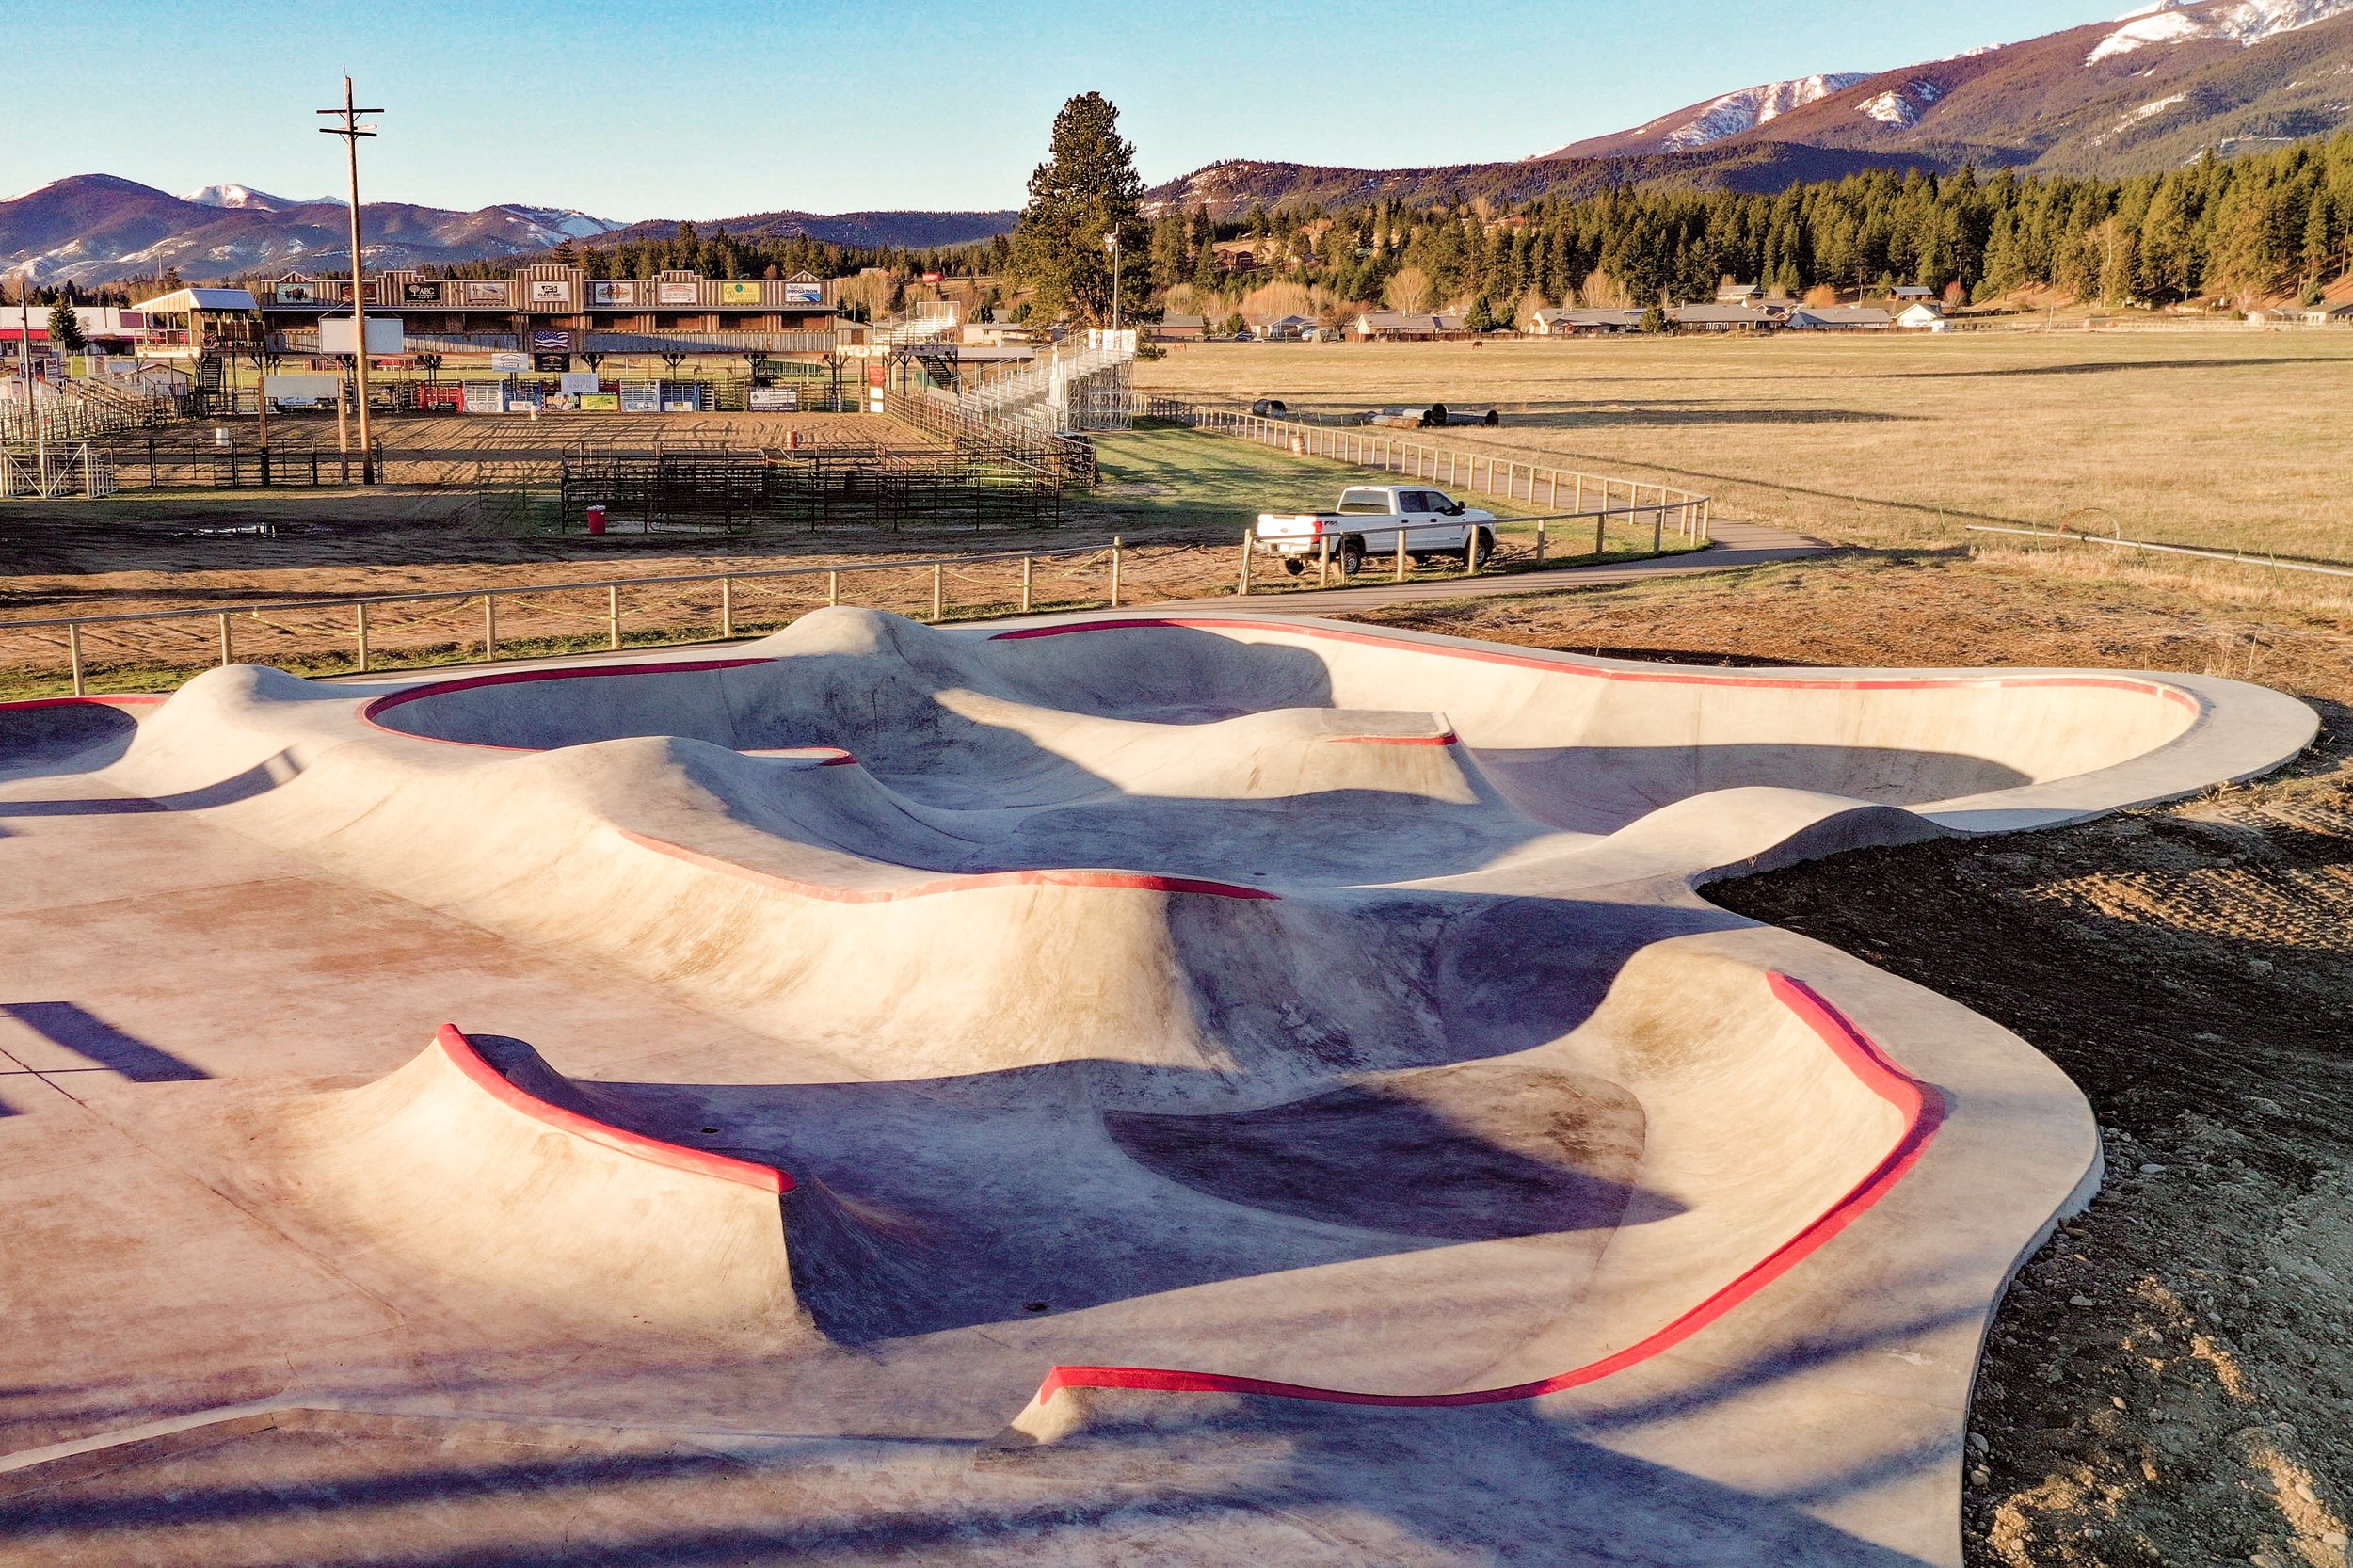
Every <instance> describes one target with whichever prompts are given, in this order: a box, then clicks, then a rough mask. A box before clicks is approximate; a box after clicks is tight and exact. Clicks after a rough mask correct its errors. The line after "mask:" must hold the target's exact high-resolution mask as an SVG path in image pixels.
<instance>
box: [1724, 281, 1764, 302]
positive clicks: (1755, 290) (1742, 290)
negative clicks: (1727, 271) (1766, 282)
mask: <svg viewBox="0 0 2353 1568" xmlns="http://www.w3.org/2000/svg"><path fill="white" fill-rule="evenodd" d="M1764 297H1765V291H1764V290H1763V289H1761V288H1759V287H1758V286H1757V285H1756V284H1754V283H1725V284H1723V285H1722V286H1721V287H1720V288H1718V289H1717V290H1716V303H1717V304H1719V305H1753V304H1755V303H1757V302H1758V301H1759V300H1761V299H1763V298H1764Z"/></svg>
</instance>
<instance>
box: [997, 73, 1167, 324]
mask: <svg viewBox="0 0 2353 1568" xmlns="http://www.w3.org/2000/svg"><path fill="white" fill-rule="evenodd" d="M1143 196H1144V180H1143V177H1142V176H1140V175H1139V174H1137V173H1136V150H1135V149H1134V148H1132V147H1130V146H1128V143H1126V142H1125V141H1122V140H1121V139H1120V136H1119V111H1118V109H1116V108H1114V107H1113V106H1112V102H1111V100H1109V99H1108V98H1105V97H1104V96H1103V95H1102V94H1101V93H1099V92H1083V93H1080V95H1079V96H1078V97H1076V98H1073V99H1071V100H1070V101H1069V102H1068V103H1066V104H1064V105H1063V106H1062V112H1061V113H1060V114H1057V115H1056V116H1054V136H1053V142H1052V145H1051V147H1050V149H1049V151H1048V155H1047V159H1046V161H1045V162H1044V163H1042V164H1040V165H1038V166H1037V172H1035V173H1034V174H1032V175H1031V176H1030V202H1029V205H1028V206H1026V207H1024V208H1023V209H1022V210H1021V220H1020V222H1019V223H1017V224H1016V225H1015V227H1014V231H1013V257H1012V261H1013V272H1014V276H1015V277H1016V279H1017V280H1020V281H1021V282H1022V283H1024V284H1026V285H1027V286H1029V287H1030V288H1032V289H1033V290H1035V291H1036V298H1035V302H1034V304H1033V305H1032V312H1031V313H1032V319H1038V320H1045V321H1060V320H1063V319H1064V318H1065V317H1076V318H1078V319H1079V320H1081V321H1084V322H1088V323H1091V324H1094V325H1097V326H1099V325H1102V324H1103V323H1105V322H1108V321H1109V320H1110V319H1111V314H1112V258H1111V255H1110V253H1109V252H1108V251H1107V250H1106V249H1105V248H1104V239H1105V236H1107V235H1109V234H1110V233H1111V232H1112V230H1113V229H1116V230H1117V231H1118V232H1119V236H1120V251H1121V266H1120V286H1119V293H1120V315H1121V318H1122V319H1123V320H1130V321H1131V320H1133V319H1134V318H1135V310H1136V307H1137V306H1138V305H1139V304H1141V303H1142V302H1143V301H1144V299H1145V298H1146V297H1147V296H1149V294H1150V291H1151V257H1150V255H1149V253H1148V248H1147V241H1148V237H1149V232H1148V231H1147V230H1146V229H1145V227H1144V223H1143V222H1142V221H1141V219H1140V218H1139V217H1138V215H1137V207H1138V205H1139V203H1140V201H1141V200H1142V198H1143Z"/></svg>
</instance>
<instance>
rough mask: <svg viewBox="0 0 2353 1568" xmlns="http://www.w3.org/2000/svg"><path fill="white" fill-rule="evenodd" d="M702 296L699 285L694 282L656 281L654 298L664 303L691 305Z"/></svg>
mask: <svg viewBox="0 0 2353 1568" xmlns="http://www.w3.org/2000/svg"><path fill="white" fill-rule="evenodd" d="M701 297H702V289H701V287H700V285H698V284H695V283H656V284H655V285H654V298H655V299H656V300H657V301H658V302H660V303H662V304H664V305H692V304H694V303H695V302H696V300H697V299H700V298H701Z"/></svg>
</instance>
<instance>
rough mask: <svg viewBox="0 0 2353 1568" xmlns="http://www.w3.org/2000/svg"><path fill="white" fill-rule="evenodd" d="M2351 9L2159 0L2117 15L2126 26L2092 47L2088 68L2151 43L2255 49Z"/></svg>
mask: <svg viewBox="0 0 2353 1568" xmlns="http://www.w3.org/2000/svg"><path fill="white" fill-rule="evenodd" d="M2347 11H2353V0H2229V3H2227V4H2223V5H2180V4H2174V3H2172V0H2158V3H2157V4H2155V5H2152V6H2143V7H2141V8H2139V9H2137V10H2130V11H2126V12H2125V13H2124V14H2123V15H2122V16H2120V17H2118V18H2117V19H2116V20H2117V21H2118V22H2120V23H2121V24H2122V25H2121V26H2120V27H2118V28H2117V29H2116V30H2115V31H2114V32H2112V33H2110V34H2108V35H2107V36H2106V37H2105V38H2103V39H2102V40H2100V41H2099V42H2097V43H2095V44H2093V45H2092V46H2091V50H2090V52H2089V54H2087V55H2085V56H2084V64H2086V65H2088V66H2091V65H2098V64H2099V63H2100V62H2101V61H2102V60H2105V59H2113V58H2114V57H2116V56H2119V55H2129V54H2131V53H2133V52H2134V51H2135V50H2137V49H2146V48H2148V47H2149V46H2150V45H2152V44H2160V43H2180V42H2183V41H2185V40H2190V39H2226V40H2229V41H2231V42H2233V43H2235V44H2237V45H2239V46H2240V47H2241V48H2251V47H2252V46H2254V45H2255V44H2258V43H2261V42H2262V41H2263V40H2265V39H2267V38H2275V37H2277V36H2278V35H2280V34H2281V33H2293V32H2295V31H2297V30H2298V29H2299V28H2304V27H2309V26H2311V25H2313V24H2314V23H2316V22H2326V21H2328V20H2329V18H2330V17H2332V16H2343V15H2344V14H2345V13H2346V12H2347Z"/></svg>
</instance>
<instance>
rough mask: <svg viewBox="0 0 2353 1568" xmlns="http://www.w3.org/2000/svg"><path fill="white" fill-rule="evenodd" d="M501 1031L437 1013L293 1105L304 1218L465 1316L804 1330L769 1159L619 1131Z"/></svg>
mask: <svg viewBox="0 0 2353 1568" xmlns="http://www.w3.org/2000/svg"><path fill="white" fill-rule="evenodd" d="M607 1113H608V1112H607V1110H606V1108H605V1106H604V1105H603V1103H602V1102H601V1100H600V1096H598V1095H597V1094H596V1093H595V1092H594V1091H593V1090H592V1089H588V1088H584V1087H583V1086H581V1085H578V1084H575V1083H573V1082H572V1081H571V1080H568V1079H566V1078H565V1077H564V1076H563V1075H562V1074H560V1073H558V1072H556V1071H555V1069H554V1068H552V1067H551V1066H550V1065H549V1064H547V1062H546V1061H545V1060H544V1059H542V1058H541V1057H540V1056H539V1054H538V1053H537V1052H536V1050H534V1049H533V1048H531V1047H530V1046H528V1045H525V1044H524V1043H523V1042H521V1041H519V1040H504V1039H493V1038H489V1037H485V1038H484V1039H482V1040H480V1041H477V1040H475V1039H473V1038H472V1037H470V1036H468V1035H467V1034H466V1033H464V1032H462V1031H460V1030H458V1029H457V1028H456V1026H454V1025H444V1026H443V1027H442V1028H441V1030H440V1032H439V1033H438V1034H437V1035H436V1036H435V1037H434V1040H433V1043H432V1044H431V1045H430V1046H428V1047H427V1048H425V1049H424V1051H423V1052H422V1053H420V1054H419V1055H418V1056H417V1057H416V1058H415V1059H413V1060H412V1061H410V1062H409V1063H408V1064H407V1065H406V1066H404V1067H402V1068H400V1069H399V1070H398V1071H397V1072H394V1073H392V1075H391V1076H390V1077H387V1078H384V1079H381V1080H377V1081H376V1082H375V1083H372V1084H368V1085H366V1086H364V1087H362V1088H359V1089H354V1090H348V1091H345V1092H343V1093H341V1094H334V1095H328V1096H322V1097H321V1098H320V1099H319V1100H317V1101H315V1102H313V1103H312V1105H311V1106H310V1107H308V1108H307V1109H305V1110H304V1111H302V1112H296V1115H295V1116H294V1118H293V1119H292V1122H291V1125H290V1127H289V1128H288V1134H289V1136H288V1141H287V1145H286V1146H287V1154H288V1162H289V1164H290V1165H291V1166H292V1167H293V1172H292V1175H293V1176H294V1177H295V1180H296V1191H297V1192H298V1194H299V1197H298V1201H299V1202H301V1203H302V1204H303V1206H304V1207H305V1208H307V1209H308V1210H309V1211H310V1215H311V1217H312V1219H314V1220H317V1221H320V1222H322V1223H324V1224H327V1225H328V1227H330V1228H331V1229H332V1230H334V1231H336V1232H339V1233H342V1234H344V1235H345V1236H347V1237H352V1238H356V1239H357V1240H359V1242H360V1247H361V1248H362V1249H364V1250H366V1251H370V1252H381V1253H387V1254H392V1255H394V1256H395V1257H396V1258H397V1259H398V1260H399V1261H400V1262H401V1263H403V1264H404V1265H406V1266H407V1268H408V1269H409V1270H411V1271H414V1272H415V1273H416V1275H417V1276H419V1277H423V1278H427V1279H431V1278H438V1279H440V1280H441V1281H442V1282H443V1283H444V1285H445V1286H446V1287H448V1288H447V1289H445V1290H443V1291H440V1292H437V1293H439V1294H440V1295H442V1296H443V1297H444V1299H445V1301H462V1302H463V1303H464V1304H465V1309H466V1310H467V1312H468V1313H469V1315H482V1316H485V1317H489V1318H493V1319H496V1318H502V1317H506V1316H509V1315H514V1314H525V1315H529V1316H531V1317H533V1318H536V1319H537V1320H539V1321H540V1322H542V1323H545V1322H548V1321H550V1320H556V1321H567V1322H570V1323H572V1324H574V1325H575V1326H577V1327H579V1328H581V1329H583V1330H594V1331H602V1332H607V1333H614V1332H620V1331H626V1330H642V1331H656V1332H661V1331H669V1332H682V1333H688V1334H694V1335H698V1336H714V1335H715V1336H727V1337H729V1338H735V1339H744V1338H750V1339H755V1340H765V1339H771V1338H776V1337H781V1336H798V1335H799V1334H802V1333H805V1332H806V1326H807V1318H806V1314H804V1313H803V1312H802V1311H801V1309H800V1305H799V1303H798V1302H797V1301H796V1299H795V1298H794V1295H793V1291H792V1277H791V1269H790V1263H789V1259H788V1257H787V1256H786V1250H785V1230H784V1210H783V1204H782V1199H783V1196H784V1194H785V1193H787V1192H791V1191H792V1186H793V1183H792V1177H790V1176H787V1175H785V1174H784V1173H783V1172H781V1171H778V1170H776V1169H774V1168H773V1167H770V1166H766V1165H759V1164H754V1163H752V1162H750V1161H748V1160H735V1159H731V1158H729V1157H728V1156H726V1155H720V1154H714V1153H712V1152H710V1151H707V1150H703V1149H696V1148H688V1147H685V1146H683V1145H681V1144H671V1143H665V1142H663V1141H662V1140H659V1139H655V1138H648V1137H646V1136H644V1135H643V1134H640V1133H636V1132H632V1131H630V1130H628V1129H627V1128H622V1127H619V1126H616V1125H615V1124H614V1123H612V1122H611V1121H609V1120H606V1119H604V1116H605V1114H607Z"/></svg>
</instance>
